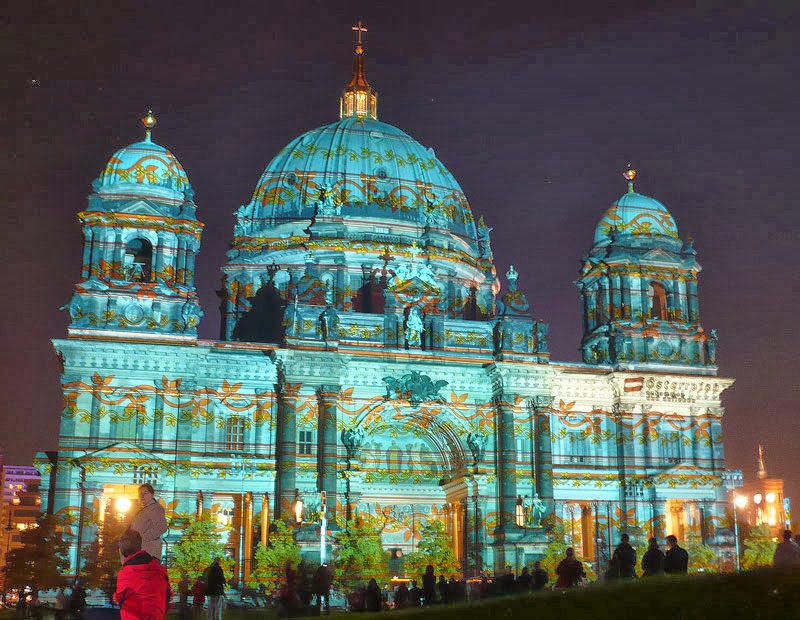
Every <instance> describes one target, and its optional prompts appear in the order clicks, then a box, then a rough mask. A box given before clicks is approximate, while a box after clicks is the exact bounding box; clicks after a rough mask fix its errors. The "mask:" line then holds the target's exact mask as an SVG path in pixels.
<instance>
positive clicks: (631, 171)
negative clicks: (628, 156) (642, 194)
mask: <svg viewBox="0 0 800 620" xmlns="http://www.w3.org/2000/svg"><path fill="white" fill-rule="evenodd" d="M622 176H624V177H625V178H626V179H628V192H629V193H631V194H632V193H633V180H634V179H635V178H636V170H634V168H633V166H632V165H631V162H628V169H627V170H626V171H625V172H623V173H622Z"/></svg>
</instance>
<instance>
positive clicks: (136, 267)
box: [122, 237, 153, 282]
mask: <svg viewBox="0 0 800 620" xmlns="http://www.w3.org/2000/svg"><path fill="white" fill-rule="evenodd" d="M152 266H153V246H152V245H151V244H150V242H149V241H148V240H147V239H142V238H141V237H137V238H136V239H132V240H131V241H130V242H129V243H128V245H127V247H126V248H125V257H124V263H123V265H122V271H123V277H124V278H125V279H126V280H128V281H130V282H150V281H152Z"/></svg>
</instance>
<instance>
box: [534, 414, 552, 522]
mask: <svg viewBox="0 0 800 620" xmlns="http://www.w3.org/2000/svg"><path fill="white" fill-rule="evenodd" d="M534 409H535V414H534V415H535V419H536V494H537V495H538V496H539V499H541V500H542V502H543V503H544V506H545V516H548V515H551V514H552V513H553V510H554V509H555V504H554V500H553V444H552V440H551V436H550V410H549V409H550V408H549V407H548V406H547V405H546V404H545V403H544V401H542V402H540V403H538V404H534Z"/></svg>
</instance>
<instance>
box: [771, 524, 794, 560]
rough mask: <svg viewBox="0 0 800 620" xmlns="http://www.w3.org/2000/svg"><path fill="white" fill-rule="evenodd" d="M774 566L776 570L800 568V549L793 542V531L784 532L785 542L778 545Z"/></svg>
mask: <svg viewBox="0 0 800 620" xmlns="http://www.w3.org/2000/svg"><path fill="white" fill-rule="evenodd" d="M772 565H773V566H775V567H776V568H789V567H792V568H796V567H800V547H798V546H797V545H796V544H795V542H794V541H793V540H792V531H791V530H785V531H784V532H783V542H780V543H778V546H777V548H776V549H775V557H774V558H773V559H772Z"/></svg>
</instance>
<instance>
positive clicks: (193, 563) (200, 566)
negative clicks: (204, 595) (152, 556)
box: [171, 515, 231, 579]
mask: <svg viewBox="0 0 800 620" xmlns="http://www.w3.org/2000/svg"><path fill="white" fill-rule="evenodd" d="M224 548H225V545H224V544H223V542H222V539H221V538H220V533H219V531H217V524H216V522H215V521H214V519H213V518H212V517H211V515H202V516H201V517H200V518H199V519H195V520H193V521H190V522H189V524H188V526H187V527H186V531H185V532H184V533H183V536H181V539H180V540H179V541H178V542H177V543H176V544H175V546H174V547H173V548H172V553H173V559H172V570H171V572H172V577H173V578H177V579H180V578H181V576H182V575H184V574H186V575H189V577H190V578H192V579H195V578H197V577H199V576H200V575H202V574H203V572H204V571H205V570H206V569H207V568H208V567H209V566H211V563H212V562H213V561H214V558H223V561H222V567H223V570H225V572H226V573H227V572H228V571H230V568H231V561H230V560H228V559H226V558H224V557H223V550H224Z"/></svg>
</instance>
